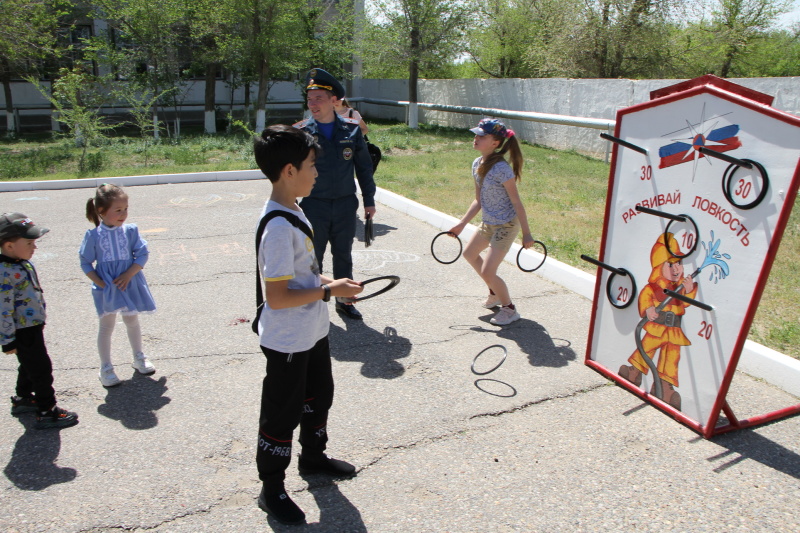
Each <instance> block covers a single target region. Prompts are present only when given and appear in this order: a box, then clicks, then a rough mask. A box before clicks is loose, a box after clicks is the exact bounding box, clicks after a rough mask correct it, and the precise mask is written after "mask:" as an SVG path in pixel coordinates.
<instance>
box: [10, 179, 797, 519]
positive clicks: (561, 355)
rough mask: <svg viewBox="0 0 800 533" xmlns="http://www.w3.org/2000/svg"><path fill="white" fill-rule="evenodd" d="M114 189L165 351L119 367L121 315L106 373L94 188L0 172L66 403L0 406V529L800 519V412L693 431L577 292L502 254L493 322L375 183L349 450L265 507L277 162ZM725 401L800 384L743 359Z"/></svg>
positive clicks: (348, 329)
mask: <svg viewBox="0 0 800 533" xmlns="http://www.w3.org/2000/svg"><path fill="white" fill-rule="evenodd" d="M128 193H129V195H130V218H129V220H130V221H131V222H135V223H137V224H138V225H139V228H140V231H141V233H142V234H143V235H144V236H145V238H146V239H147V240H148V241H149V246H150V260H149V262H148V264H147V266H146V268H145V275H146V276H147V279H148V283H149V284H150V287H151V289H152V291H153V294H154V297H155V299H156V302H157V304H158V311H157V313H156V314H153V315H146V316H143V317H142V320H141V321H142V331H143V334H144V344H145V349H146V353H147V354H148V355H149V356H150V358H151V360H152V361H153V363H154V364H155V366H156V368H157V372H156V373H155V374H154V375H152V376H147V377H144V376H139V375H136V374H135V372H134V370H133V369H132V368H130V350H129V347H128V343H127V338H126V336H125V333H124V329H125V328H124V326H123V325H122V323H119V324H118V325H117V330H116V331H115V334H114V344H113V353H114V355H113V360H114V362H115V364H116V365H117V370H118V374H119V375H120V377H121V378H122V379H123V380H124V382H123V384H122V385H121V386H119V387H116V388H112V389H105V388H103V387H102V386H101V385H100V383H99V381H98V379H97V372H98V362H99V360H98V356H97V349H96V332H97V317H96V315H95V312H94V306H93V305H92V300H91V295H90V282H89V280H88V279H87V278H86V277H85V276H84V275H83V273H82V272H81V270H80V267H79V262H78V255H77V252H78V247H79V245H80V243H81V240H82V237H83V234H84V232H85V231H86V229H88V228H90V227H91V226H90V224H89V222H88V221H86V219H85V218H84V214H83V213H84V206H85V203H86V200H87V199H88V198H89V197H90V196H91V195H92V194H93V191H92V189H69V190H44V191H41V190H40V191H20V192H5V193H0V205H2V210H3V211H21V212H23V213H25V214H27V215H28V216H30V217H31V218H32V219H33V220H34V221H36V222H37V223H38V224H40V225H43V226H48V227H50V228H51V229H52V231H51V232H50V233H49V234H47V235H46V236H45V237H43V238H42V239H41V240H40V241H39V250H38V251H37V252H36V255H35V256H34V258H33V262H34V263H35V264H36V266H37V268H38V270H39V275H40V278H41V282H42V285H43V287H44V290H45V296H46V298H47V303H48V323H47V327H46V330H45V336H46V339H47V343H48V348H49V351H50V354H51V357H52V359H53V364H54V375H55V387H56V393H57V396H58V398H59V403H60V404H61V405H62V406H64V407H66V408H68V409H70V410H74V411H77V412H78V414H79V416H80V423H79V424H78V425H77V426H75V427H72V428H68V429H63V430H60V431H59V430H36V429H34V427H33V425H34V418H33V417H32V416H31V415H22V416H20V417H18V418H17V417H13V416H11V415H10V414H9V412H8V409H6V410H5V411H4V413H5V414H0V466H2V468H3V474H4V475H3V476H2V477H0V490H2V497H1V498H0V530H2V531H9V532H16V531H25V532H28V531H30V532H39V531H46V532H99V531H119V530H124V531H135V532H144V531H147V532H176V533H177V532H239V531H248V532H254V531H273V530H274V531H314V532H337V533H338V532H365V531H370V532H403V533H408V532H440V531H450V532H506V531H524V532H534V531H542V532H551V531H570V532H572V531H604V530H605V531H633V530H637V531H660V532H661V531H726V532H727V531H748V532H750V531H787V532H796V531H800V513H798V512H797V502H798V500H800V455H799V454H800V438H798V435H799V434H800V431H798V430H800V417H794V418H789V419H785V420H781V421H779V422H776V423H773V424H770V425H766V426H761V427H757V428H754V429H749V430H742V431H738V432H733V433H730V434H726V435H722V436H719V437H716V438H714V439H713V440H705V439H703V438H702V437H700V436H698V435H697V434H696V433H694V432H693V431H691V430H689V429H687V428H686V427H684V426H682V425H680V424H678V423H677V422H675V421H674V420H673V419H672V418H670V417H669V416H667V415H665V414H663V413H662V412H660V411H658V410H656V409H654V408H653V407H651V406H649V405H648V404H644V403H642V401H641V400H639V399H638V398H637V397H635V396H633V395H631V394H629V393H628V392H626V391H624V390H622V389H620V388H619V387H616V386H615V385H613V384H611V383H610V382H608V381H607V380H606V379H604V378H603V377H602V376H600V375H599V374H597V373H595V372H594V371H592V370H591V369H589V368H587V367H586V366H585V365H584V363H583V362H584V357H585V351H586V340H587V334H588V327H589V323H588V322H589V317H590V309H591V302H590V301H589V300H587V299H586V298H585V297H583V296H580V295H578V294H575V293H574V292H571V291H570V290H568V289H566V288H564V287H562V286H560V285H556V284H554V283H551V282H549V281H546V280H544V279H543V278H541V277H539V276H537V275H536V274H535V273H534V274H526V273H523V272H521V271H520V270H518V269H517V268H516V267H515V266H513V265H510V264H503V265H502V266H501V270H500V273H501V275H502V276H503V277H504V278H505V279H506V281H507V282H508V284H509V286H510V289H511V293H512V295H513V297H514V301H515V303H516V304H517V306H518V309H519V310H520V313H521V314H522V319H521V320H519V321H517V322H515V323H514V324H512V325H510V326H506V327H502V328H501V327H496V326H493V325H492V324H490V323H489V318H491V316H492V312H491V311H487V310H485V309H483V308H482V307H481V304H482V302H483V300H484V298H485V296H486V295H485V289H484V287H483V286H482V283H481V282H480V280H479V278H478V277H477V275H476V274H475V273H474V272H473V271H472V270H471V268H470V267H469V265H467V264H466V262H464V261H463V259H462V260H459V261H458V262H456V263H454V264H452V265H447V266H446V265H441V264H439V263H437V262H435V261H434V260H433V258H432V257H431V253H430V248H429V247H430V240H431V239H432V238H433V236H434V235H436V233H438V231H439V230H438V229H436V228H434V227H432V226H430V225H428V224H426V223H425V222H422V221H420V220H418V219H416V218H412V217H411V216H409V215H406V214H402V213H401V212H399V211H396V210H394V209H391V208H389V207H386V206H384V205H380V204H379V205H378V214H377V217H376V219H375V242H374V243H373V245H372V246H371V247H370V248H365V246H364V243H363V240H362V239H363V226H362V225H361V224H360V223H359V230H358V235H359V242H356V243H355V245H354V254H353V256H354V262H355V277H356V278H357V279H359V280H364V279H369V278H372V277H376V276H382V275H390V274H391V275H398V276H400V278H401V282H400V284H399V285H398V286H397V287H396V288H394V289H393V290H391V291H389V292H387V293H386V294H383V295H381V296H378V297H376V298H374V299H371V300H368V301H365V302H363V303H361V304H359V309H360V310H361V311H362V313H363V314H364V321H363V322H358V321H350V320H347V319H343V318H342V317H340V316H338V315H337V314H336V313H335V312H334V311H333V304H330V306H331V307H330V310H331V330H330V337H331V349H332V356H333V368H334V376H335V381H336V396H335V400H334V406H333V409H332V411H331V417H330V420H329V434H330V443H329V449H328V451H329V453H330V454H331V455H333V456H335V457H337V458H341V459H345V460H347V461H349V462H351V463H353V464H354V465H356V467H357V469H358V473H357V475H356V476H355V477H354V478H351V479H347V480H340V481H331V480H329V479H327V478H324V477H321V476H305V477H301V476H300V475H299V474H298V472H297V469H296V457H295V458H294V459H293V461H292V464H291V466H290V467H289V470H288V473H287V480H286V485H287V489H288V490H289V491H290V493H291V495H292V497H293V498H294V499H295V501H296V502H297V503H298V504H299V505H300V506H301V507H302V508H303V509H304V510H305V512H306V515H307V522H308V524H307V525H304V526H282V525H280V524H277V523H276V522H274V521H273V520H271V519H269V518H267V516H266V515H265V514H264V513H263V512H262V511H260V510H259V508H258V507H257V505H256V501H255V499H256V497H257V495H258V492H259V489H260V484H259V481H258V476H257V472H256V466H255V446H256V438H257V421H258V409H259V398H260V388H261V380H262V379H263V376H264V372H265V360H264V357H263V355H262V353H261V351H260V349H259V347H258V339H257V337H256V335H254V334H253V333H252V331H251V330H250V323H249V320H250V319H251V318H252V317H253V316H254V312H255V309H254V307H255V303H254V299H255V296H254V284H255V258H254V251H253V242H252V241H253V233H254V230H255V225H256V222H257V219H258V215H259V213H260V211H261V209H262V207H263V204H264V201H265V200H266V198H267V197H268V195H269V183H268V182H267V181H266V180H248V181H229V182H210V183H185V184H172V185H147V186H137V187H129V188H128ZM467 203H468V199H465V206H466V205H467ZM329 265H330V263H329V261H326V265H325V266H326V270H327V271H329V270H330V267H329ZM493 345H500V347H494V348H491V349H489V350H487V351H485V352H484V353H483V355H481V357H480V358H478V360H477V361H475V362H474V363H473V361H474V359H475V357H476V355H477V354H478V353H480V352H481V351H482V350H484V349H486V348H488V347H490V346H493ZM621 349H624V350H625V351H629V347H621ZM504 352H507V356H506V358H505V360H504V361H502V358H503V353H504ZM501 362H502V364H500V365H499V367H498V368H497V369H496V370H494V371H492V372H490V373H487V374H483V375H477V374H476V373H475V371H477V372H485V371H487V370H489V369H491V368H492V367H493V366H496V365H497V364H498V363H501ZM473 366H474V369H473ZM15 380H16V362H15V359H14V358H13V357H11V356H6V357H3V358H0V392H2V394H3V395H4V396H5V397H6V398H7V397H8V396H10V395H12V394H13V393H14V383H15ZM4 401H8V400H7V399H6V400H4ZM729 402H730V404H731V407H732V408H733V409H734V411H735V412H736V414H737V415H738V416H739V417H740V418H745V417H746V416H748V415H753V414H756V415H757V414H762V413H764V412H767V411H769V410H772V409H776V408H780V407H786V406H789V405H793V404H796V403H798V399H797V398H795V397H792V396H790V395H789V394H787V393H785V392H783V391H782V390H780V389H778V388H776V387H773V386H771V385H770V384H768V383H766V382H764V381H763V380H758V379H753V378H750V377H748V376H747V375H745V374H742V373H737V376H736V378H735V379H734V382H733V385H732V387H731V395H730V396H729ZM7 407H10V405H8V404H7Z"/></svg>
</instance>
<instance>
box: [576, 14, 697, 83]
mask: <svg viewBox="0 0 800 533" xmlns="http://www.w3.org/2000/svg"><path fill="white" fill-rule="evenodd" d="M680 10H681V4H679V3H678V2H673V1H672V0H593V1H592V2H591V3H587V5H586V8H585V10H584V21H585V22H584V26H583V29H582V31H581V32H580V34H579V35H578V36H577V39H575V41H574V43H575V46H576V47H577V49H573V51H574V53H575V54H576V57H577V58H578V59H577V61H578V65H579V68H580V71H581V75H582V76H587V77H599V78H619V77H633V78H641V77H661V76H665V75H668V70H669V69H670V65H671V46H670V43H669V37H670V32H669V28H670V25H669V22H670V20H671V19H672V18H679V17H680V14H681V11H680ZM581 50H583V52H581Z"/></svg>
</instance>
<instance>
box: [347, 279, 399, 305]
mask: <svg viewBox="0 0 800 533" xmlns="http://www.w3.org/2000/svg"><path fill="white" fill-rule="evenodd" d="M385 279H388V280H391V282H390V283H389V284H388V285H387V286H385V287H383V288H382V289H381V290H379V291H377V292H373V293H372V294H368V295H366V296H356V297H355V298H351V299H352V300H353V302H354V303H356V302H363V301H364V300H369V299H370V298H374V297H376V296H377V295H379V294H383V293H384V292H386V291H389V290H391V289H394V287H395V286H396V285H397V284H398V283H400V276H380V277H377V278H372V279H368V280H367V281H362V282H361V286H362V287H363V286H364V285H367V284H369V283H373V282H375V281H381V280H385Z"/></svg>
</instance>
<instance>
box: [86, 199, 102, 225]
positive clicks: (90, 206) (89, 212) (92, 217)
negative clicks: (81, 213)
mask: <svg viewBox="0 0 800 533" xmlns="http://www.w3.org/2000/svg"><path fill="white" fill-rule="evenodd" d="M86 218H87V219H88V220H89V222H91V223H92V224H94V225H95V226H99V225H100V217H98V216H97V209H95V208H94V198H89V200H88V201H87V202H86Z"/></svg>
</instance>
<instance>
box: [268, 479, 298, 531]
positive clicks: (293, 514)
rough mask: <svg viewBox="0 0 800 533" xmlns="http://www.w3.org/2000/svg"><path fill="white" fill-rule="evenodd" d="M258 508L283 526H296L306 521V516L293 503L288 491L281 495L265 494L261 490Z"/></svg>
mask: <svg viewBox="0 0 800 533" xmlns="http://www.w3.org/2000/svg"><path fill="white" fill-rule="evenodd" d="M258 506H259V507H260V508H261V510H262V511H264V512H265V513H267V514H268V515H270V516H271V517H272V518H274V519H275V520H277V521H278V522H280V523H281V524H287V525H290V526H291V525H295V524H302V523H303V522H305V521H306V514H305V513H304V512H303V511H302V510H301V509H300V508H299V507H298V506H297V504H296V503H294V502H293V501H292V499H291V498H290V497H289V495H288V494H286V491H283V492H281V493H279V494H265V493H264V489H263V488H262V489H261V494H259V495H258Z"/></svg>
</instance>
